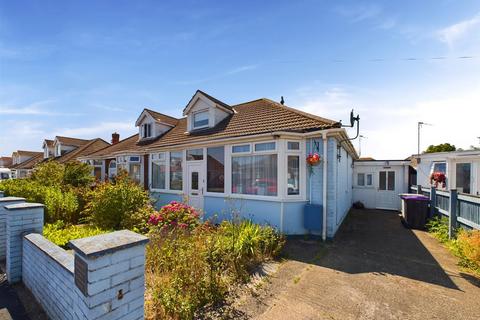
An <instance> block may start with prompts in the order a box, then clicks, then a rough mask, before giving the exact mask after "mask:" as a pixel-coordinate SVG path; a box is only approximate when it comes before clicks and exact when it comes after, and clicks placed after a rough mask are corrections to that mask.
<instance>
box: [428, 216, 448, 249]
mask: <svg viewBox="0 0 480 320" xmlns="http://www.w3.org/2000/svg"><path fill="white" fill-rule="evenodd" d="M426 227H427V230H428V232H430V233H432V234H433V236H434V237H435V238H437V239H438V240H440V242H442V243H447V242H448V240H449V239H448V218H445V217H442V218H441V219H440V218H438V217H434V218H432V219H430V220H429V221H428V222H427V224H426Z"/></svg>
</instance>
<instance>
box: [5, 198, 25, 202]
mask: <svg viewBox="0 0 480 320" xmlns="http://www.w3.org/2000/svg"><path fill="white" fill-rule="evenodd" d="M9 201H25V198H20V197H3V198H0V202H9Z"/></svg>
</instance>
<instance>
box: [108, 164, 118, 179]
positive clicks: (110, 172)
mask: <svg viewBox="0 0 480 320" xmlns="http://www.w3.org/2000/svg"><path fill="white" fill-rule="evenodd" d="M112 163H115V175H112V171H111V169H112V168H111V165H112ZM116 176H117V159H113V160H110V162H109V163H108V179H109V180H110V179H113V177H116Z"/></svg>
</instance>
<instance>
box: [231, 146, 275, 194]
mask: <svg viewBox="0 0 480 320" xmlns="http://www.w3.org/2000/svg"><path fill="white" fill-rule="evenodd" d="M244 146H247V145H244ZM244 146H234V147H233V148H232V152H233V154H232V193H234V194H248V195H261V196H277V193H278V190H277V184H278V179H277V172H278V156H277V154H265V155H264V154H262V155H256V154H253V155H235V151H236V150H238V152H246V150H249V149H250V148H248V149H247V148H246V147H244ZM248 146H249V145H248ZM272 146H273V149H275V142H273V145H270V144H269V145H266V144H265V143H258V144H257V145H255V150H261V151H267V150H268V149H269V148H271V147H272ZM236 147H237V148H236Z"/></svg>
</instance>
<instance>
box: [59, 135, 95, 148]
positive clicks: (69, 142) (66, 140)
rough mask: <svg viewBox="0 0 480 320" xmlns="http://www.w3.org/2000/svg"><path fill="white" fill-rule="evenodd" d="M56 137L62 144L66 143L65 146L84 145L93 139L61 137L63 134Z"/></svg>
mask: <svg viewBox="0 0 480 320" xmlns="http://www.w3.org/2000/svg"><path fill="white" fill-rule="evenodd" d="M55 139H57V140H58V141H59V142H60V143H61V144H63V145H65V146H74V147H79V146H83V145H84V144H86V143H88V142H89V141H91V140H85V139H78V138H70V137H61V136H56V137H55Z"/></svg>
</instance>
